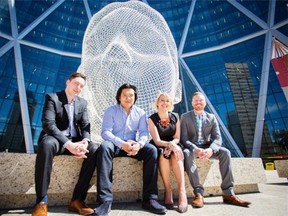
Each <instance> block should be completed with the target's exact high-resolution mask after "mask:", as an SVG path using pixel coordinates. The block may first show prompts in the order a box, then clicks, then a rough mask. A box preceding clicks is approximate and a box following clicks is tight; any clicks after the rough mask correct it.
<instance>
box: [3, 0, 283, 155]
mask: <svg viewBox="0 0 288 216" xmlns="http://www.w3.org/2000/svg"><path fill="white" fill-rule="evenodd" d="M0 2H1V4H0V151H2V152H3V151H8V152H23V153H24V152H27V153H34V152H35V150H36V149H37V139H38V137H39V134H40V131H41V130H42V127H41V114H42V108H43V103H44V95H45V94H46V93H50V92H55V91H59V90H62V89H63V88H65V81H66V79H67V77H68V76H69V75H70V74H71V72H74V71H75V70H77V68H78V66H79V65H80V62H81V51H82V40H83V36H84V32H85V30H86V27H87V25H88V22H89V19H90V18H91V16H93V14H95V13H97V12H98V11H99V10H101V9H102V8H103V7H105V6H106V5H107V4H110V3H112V2H114V1H106V0H101V1H100V0H25V1H24V0H1V1H0ZM143 2H144V3H146V4H148V5H150V6H151V7H152V8H154V9H155V10H157V11H158V12H160V13H161V14H162V16H163V17H164V18H165V20H166V22H167V23H168V25H169V27H170V29H171V32H172V34H173V37H174V40H175V42H176V45H177V48H178V55H179V73H180V78H181V81H182V90H183V93H182V101H181V103H179V104H177V105H176V107H175V111H177V112H179V113H180V114H181V113H184V112H186V111H188V110H191V108H192V107H191V96H192V94H193V92H195V91H201V92H203V93H204V94H205V95H206V96H207V98H208V101H207V102H208V106H207V110H208V111H210V112H213V113H214V114H215V115H216V117H217V118H218V120H219V124H220V127H221V133H222V135H223V141H224V145H225V146H226V147H227V148H229V149H230V151H231V153H232V155H233V156H235V157H243V156H244V157H263V158H264V157H267V156H276V155H285V154H286V155H287V151H288V105H287V98H286V97H285V94H284V91H283V88H282V87H281V85H280V82H279V79H278V77H277V73H276V72H275V70H274V68H273V65H272V64H271V52H272V49H273V40H274V39H277V40H278V41H280V42H281V43H282V44H283V45H284V46H287V44H288V37H287V36H288V2H287V0H261V1H259V0H255V1H254V0H229V1H228V0H227V1H226V0H143ZM286 60H287V58H286ZM284 63H285V62H284ZM286 66H287V62H286ZM286 78H287V76H286ZM287 79H288V78H287Z"/></svg>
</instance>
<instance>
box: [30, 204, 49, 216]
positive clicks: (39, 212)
mask: <svg viewBox="0 0 288 216" xmlns="http://www.w3.org/2000/svg"><path fill="white" fill-rule="evenodd" d="M47 211H48V203H45V202H40V203H38V204H37V205H36V206H35V207H34V210H33V212H32V216H47Z"/></svg>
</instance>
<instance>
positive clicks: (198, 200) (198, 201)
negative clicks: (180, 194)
mask: <svg viewBox="0 0 288 216" xmlns="http://www.w3.org/2000/svg"><path fill="white" fill-rule="evenodd" d="M192 206H193V207H194V208H202V207H203V206H204V199H203V196H202V195H201V194H200V193H198V194H196V196H195V198H194V200H193V201H192Z"/></svg>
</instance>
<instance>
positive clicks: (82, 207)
mask: <svg viewBox="0 0 288 216" xmlns="http://www.w3.org/2000/svg"><path fill="white" fill-rule="evenodd" d="M68 210H69V211H73V212H77V213H78V214H80V215H90V214H93V213H94V210H93V209H92V208H89V207H88V206H87V205H86V204H85V203H84V202H83V201H81V200H72V201H71V202H70V205H69V207H68Z"/></svg>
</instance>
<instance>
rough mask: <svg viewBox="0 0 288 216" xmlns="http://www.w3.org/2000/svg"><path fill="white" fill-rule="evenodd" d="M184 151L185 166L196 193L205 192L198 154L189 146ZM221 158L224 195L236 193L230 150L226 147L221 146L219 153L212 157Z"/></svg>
mask: <svg viewBox="0 0 288 216" xmlns="http://www.w3.org/2000/svg"><path fill="white" fill-rule="evenodd" d="M183 153H184V167H185V171H186V173H187V175H188V177H189V181H190V184H191V186H192V187H193V191H194V194H195V195H196V194H198V193H200V194H201V195H202V196H203V194H204V188H203V186H202V184H201V183H200V180H199V175H198V168H197V164H196V162H195V159H196V155H195V154H194V153H193V152H192V151H191V150H190V149H188V148H185V149H184V150H183ZM212 158H213V159H217V160H219V169H220V174H221V177H222V183H221V189H222V192H223V195H235V194H234V191H233V185H234V179H233V174H232V167H231V154H230V151H229V150H228V149H226V148H224V147H220V149H219V151H218V152H217V153H214V154H213V155H212V157H211V159H212Z"/></svg>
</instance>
